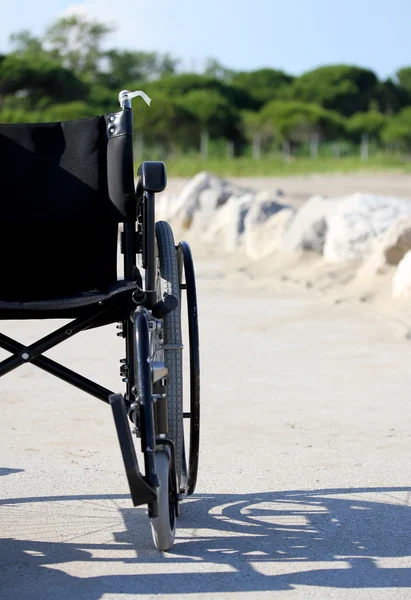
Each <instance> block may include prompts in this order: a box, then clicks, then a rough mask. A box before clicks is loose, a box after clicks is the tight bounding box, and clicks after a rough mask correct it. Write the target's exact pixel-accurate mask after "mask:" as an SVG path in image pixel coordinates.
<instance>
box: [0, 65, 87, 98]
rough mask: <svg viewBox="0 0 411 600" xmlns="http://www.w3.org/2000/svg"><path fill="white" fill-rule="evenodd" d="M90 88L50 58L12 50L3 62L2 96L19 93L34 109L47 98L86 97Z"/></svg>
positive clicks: (1, 70)
mask: <svg viewBox="0 0 411 600" xmlns="http://www.w3.org/2000/svg"><path fill="white" fill-rule="evenodd" d="M86 89H87V88H86V86H85V85H84V83H83V82H81V81H80V80H79V79H78V78H77V77H76V76H75V75H74V74H73V73H72V72H71V71H69V70H67V69H64V68H63V67H61V66H60V65H59V64H58V63H55V62H53V61H51V60H50V59H49V58H47V57H31V56H29V55H28V54H23V55H21V56H20V55H19V54H13V53H12V54H9V55H7V56H6V57H5V58H4V60H3V61H2V62H1V63H0V95H1V96H4V95H7V94H12V95H16V94H17V95H18V96H20V97H21V98H25V104H26V105H27V106H28V107H30V108H32V109H33V108H35V106H36V105H37V103H38V102H39V101H41V100H43V101H44V99H45V98H48V99H49V102H67V101H71V100H78V99H81V98H84V96H85V94H86ZM14 102H16V99H15V100H14Z"/></svg>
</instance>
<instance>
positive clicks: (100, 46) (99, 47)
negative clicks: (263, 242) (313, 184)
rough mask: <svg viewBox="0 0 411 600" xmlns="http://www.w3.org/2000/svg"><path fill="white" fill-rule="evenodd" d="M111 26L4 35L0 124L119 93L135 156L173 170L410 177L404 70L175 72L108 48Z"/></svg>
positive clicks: (57, 115)
mask: <svg viewBox="0 0 411 600" xmlns="http://www.w3.org/2000/svg"><path fill="white" fill-rule="evenodd" d="M110 32H111V28H110V27H109V26H107V25H106V24H104V23H100V22H95V21H89V20H87V19H85V18H84V17H81V16H70V17H65V18H62V19H59V20H58V21H56V22H55V23H52V24H51V25H50V26H49V27H48V28H47V29H46V31H45V32H44V35H43V36H42V37H41V38H37V37H34V36H33V35H32V34H31V33H30V32H29V31H23V32H17V33H15V34H13V35H12V36H11V37H10V42H11V51H10V52H9V53H8V54H7V55H3V56H0V122H6V123H17V122H24V121H29V122H44V121H55V120H64V119H77V118H84V117H88V116H91V115H95V114H103V113H107V112H114V111H117V110H118V103H117V96H118V92H119V91H120V90H121V89H144V91H145V92H146V93H148V94H149V96H151V97H152V99H153V102H152V105H151V108H147V106H146V105H145V104H144V103H142V102H138V101H135V104H134V105H133V108H134V123H135V129H136V132H137V135H136V139H137V147H136V151H137V158H138V159H141V158H143V157H149V158H154V157H158V158H162V159H166V160H167V163H168V167H169V170H170V171H171V172H172V173H175V174H180V175H185V174H187V175H189V174H192V173H193V172H196V171H198V170H199V169H201V168H204V167H206V168H209V169H212V170H214V171H216V172H220V173H222V174H253V173H255V174H266V175H268V174H272V173H278V172H281V173H293V172H305V171H307V170H317V171H324V170H336V169H337V170H338V169H340V170H347V169H350V168H356V167H361V166H363V167H364V163H365V162H367V165H366V166H367V168H378V167H379V166H387V167H388V166H390V167H393V168H401V169H405V168H407V164H408V163H407V156H408V154H409V153H410V152H411V66H410V67H403V68H401V69H399V70H398V72H397V73H396V74H395V76H394V77H393V78H392V79H388V80H384V81H381V80H379V79H378V77H377V76H376V75H375V73H373V72H372V71H370V70H369V69H365V68H361V67H358V66H351V65H333V66H326V67H320V68H318V69H314V70H312V71H309V72H307V73H304V74H302V75H301V76H298V77H296V76H293V75H291V74H289V73H284V72H283V71H280V70H278V69H274V68H265V69H259V70H256V71H250V72H245V71H243V72H235V71H232V70H230V69H227V68H225V67H224V66H223V65H221V64H219V63H218V62H217V61H216V60H214V59H209V60H208V62H207V64H206V67H205V69H204V72H203V73H202V74H198V73H183V72H181V71H180V69H179V64H180V63H179V61H178V60H177V59H175V58H174V57H172V56H170V55H169V54H159V53H156V52H142V51H138V50H135V51H129V50H127V51H126V50H117V49H115V48H111V49H108V50H107V49H105V41H106V38H107V36H108V34H109V33H110Z"/></svg>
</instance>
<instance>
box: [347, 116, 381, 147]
mask: <svg viewBox="0 0 411 600" xmlns="http://www.w3.org/2000/svg"><path fill="white" fill-rule="evenodd" d="M386 123H387V117H386V116H384V115H383V114H381V113H380V112H377V111H376V110H370V111H368V112H364V113H357V114H355V115H353V116H352V117H350V118H349V119H347V123H346V128H347V131H348V132H349V133H351V134H352V136H353V137H354V139H355V141H357V142H359V141H361V139H362V136H363V135H364V134H367V135H368V136H369V137H373V138H375V139H377V140H378V139H379V138H380V134H381V131H382V129H383V128H384V126H385V125H386Z"/></svg>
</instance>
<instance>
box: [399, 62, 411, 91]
mask: <svg viewBox="0 0 411 600" xmlns="http://www.w3.org/2000/svg"><path fill="white" fill-rule="evenodd" d="M396 77H397V80H398V83H399V84H400V86H401V87H402V88H404V89H405V90H407V92H408V93H409V94H410V95H411V67H403V68H402V69H398V71H397V73H396Z"/></svg>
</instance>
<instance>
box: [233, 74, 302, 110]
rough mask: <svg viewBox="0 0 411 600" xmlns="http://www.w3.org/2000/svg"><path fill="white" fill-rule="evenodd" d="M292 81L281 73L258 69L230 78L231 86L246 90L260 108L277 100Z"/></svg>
mask: <svg viewBox="0 0 411 600" xmlns="http://www.w3.org/2000/svg"><path fill="white" fill-rule="evenodd" d="M293 79H294V78H293V77H292V76H291V75H287V74H286V73H284V72H283V71H277V70H275V69H259V70H257V71H241V72H239V73H235V74H234V75H233V77H232V78H231V84H232V85H236V86H238V87H240V88H242V89H244V90H247V92H248V93H249V94H250V95H251V96H252V98H254V100H256V102H257V103H258V107H259V108H260V107H262V106H263V105H264V104H266V103H267V102H269V101H270V100H274V99H276V98H277V99H278V98H279V97H280V95H281V92H283V91H284V88H286V87H287V86H289V85H290V84H291V83H292V81H293Z"/></svg>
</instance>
